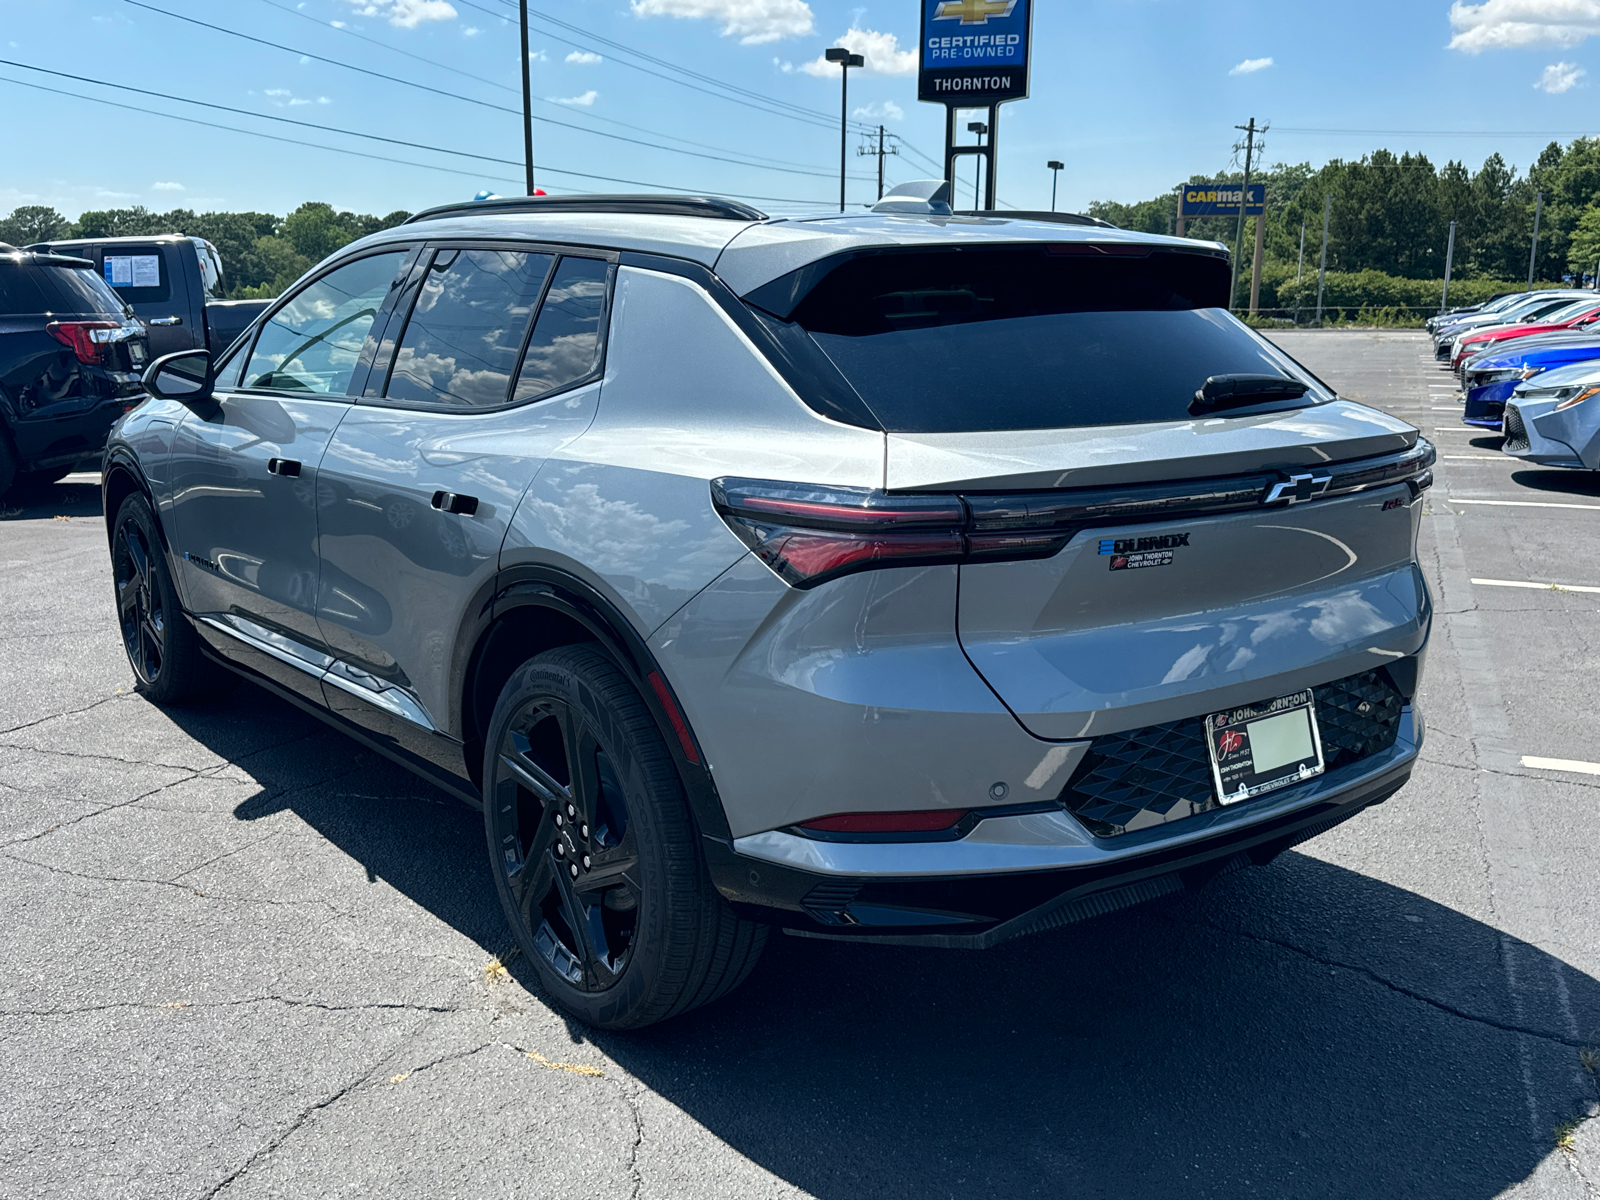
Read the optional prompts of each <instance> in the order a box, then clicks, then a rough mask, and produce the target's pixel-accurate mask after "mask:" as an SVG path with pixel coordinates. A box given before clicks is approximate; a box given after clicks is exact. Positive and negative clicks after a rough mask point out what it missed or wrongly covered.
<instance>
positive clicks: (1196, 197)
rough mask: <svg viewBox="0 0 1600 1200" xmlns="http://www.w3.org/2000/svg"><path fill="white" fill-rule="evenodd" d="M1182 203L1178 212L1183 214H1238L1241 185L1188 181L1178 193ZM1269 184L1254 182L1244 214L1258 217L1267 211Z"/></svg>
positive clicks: (1218, 215)
mask: <svg viewBox="0 0 1600 1200" xmlns="http://www.w3.org/2000/svg"><path fill="white" fill-rule="evenodd" d="M1179 195H1180V196H1181V197H1182V198H1183V203H1182V204H1181V205H1180V206H1179V210H1178V211H1179V215H1180V216H1184V217H1237V216H1238V215H1239V185H1238V184H1237V183H1186V184H1184V185H1183V190H1182V191H1181V192H1180V193H1179ZM1266 206H1267V185H1266V184H1264V183H1252V184H1251V185H1250V197H1249V199H1248V200H1247V201H1246V202H1245V206H1244V215H1245V216H1247V217H1259V216H1260V215H1261V214H1262V213H1263V212H1265V211H1266Z"/></svg>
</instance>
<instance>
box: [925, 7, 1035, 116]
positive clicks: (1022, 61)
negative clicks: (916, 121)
mask: <svg viewBox="0 0 1600 1200" xmlns="http://www.w3.org/2000/svg"><path fill="white" fill-rule="evenodd" d="M1031 3H1032V0H922V65H921V69H920V71H919V72H918V74H917V99H918V100H932V101H935V102H938V103H941V104H956V105H959V106H960V107H963V108H967V107H972V108H979V107H983V106H986V105H990V104H996V103H999V102H1000V101H1002V100H1020V99H1021V98H1022V97H1024V96H1026V95H1027V94H1028V40H1029V36H1028V35H1029V29H1030V24H1031V20H1030V18H1031V15H1032V13H1031V9H1030V8H1029V5H1030V4H1031Z"/></svg>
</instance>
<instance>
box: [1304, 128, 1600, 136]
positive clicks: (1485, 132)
mask: <svg viewBox="0 0 1600 1200" xmlns="http://www.w3.org/2000/svg"><path fill="white" fill-rule="evenodd" d="M1273 128H1274V129H1276V130H1277V131H1278V132H1279V133H1357V134H1362V135H1364V136H1367V137H1506V138H1524V137H1526V138H1564V137H1572V138H1592V137H1595V136H1596V134H1595V131H1594V130H1593V129H1580V130H1574V129H1551V130H1546V131H1544V132H1540V131H1539V130H1534V129H1520V130H1519V129H1312V128H1308V127H1305V126H1295V125H1275V126H1273Z"/></svg>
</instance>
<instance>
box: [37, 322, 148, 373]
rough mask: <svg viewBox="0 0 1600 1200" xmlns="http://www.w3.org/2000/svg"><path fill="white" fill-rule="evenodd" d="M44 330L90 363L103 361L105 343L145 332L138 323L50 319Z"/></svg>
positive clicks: (109, 343) (98, 363)
mask: <svg viewBox="0 0 1600 1200" xmlns="http://www.w3.org/2000/svg"><path fill="white" fill-rule="evenodd" d="M44 330H45V332H46V333H48V334H49V335H50V336H51V337H53V338H55V340H56V341H58V342H60V343H61V344H62V345H63V346H67V347H69V348H70V349H71V350H72V352H73V354H75V355H77V358H78V361H79V362H81V363H86V364H87V365H89V366H99V365H100V364H102V363H103V362H105V353H106V347H107V346H110V345H112V344H113V343H116V342H125V341H127V340H128V339H129V338H135V337H138V336H139V335H140V334H142V333H143V332H144V331H143V330H142V329H141V328H140V327H139V326H137V325H131V324H125V323H123V322H120V321H52V322H50V324H48V325H46V326H45V327H44Z"/></svg>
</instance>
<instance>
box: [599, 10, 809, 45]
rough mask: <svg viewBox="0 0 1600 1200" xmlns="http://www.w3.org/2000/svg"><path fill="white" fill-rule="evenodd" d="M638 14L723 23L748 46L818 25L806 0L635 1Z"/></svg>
mask: <svg viewBox="0 0 1600 1200" xmlns="http://www.w3.org/2000/svg"><path fill="white" fill-rule="evenodd" d="M630 7H631V8H632V9H633V15H634V16H636V17H684V18H689V19H701V20H713V21H721V22H722V36H723V37H737V38H738V39H739V40H740V41H741V42H742V43H744V44H745V45H746V46H753V45H758V44H759V43H761V42H775V41H777V40H778V39H779V38H783V37H804V36H805V35H806V34H808V33H810V32H811V31H812V29H813V28H815V26H816V22H815V20H814V19H813V17H812V14H811V6H810V5H809V4H807V3H806V2H805V0H631V3H630Z"/></svg>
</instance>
